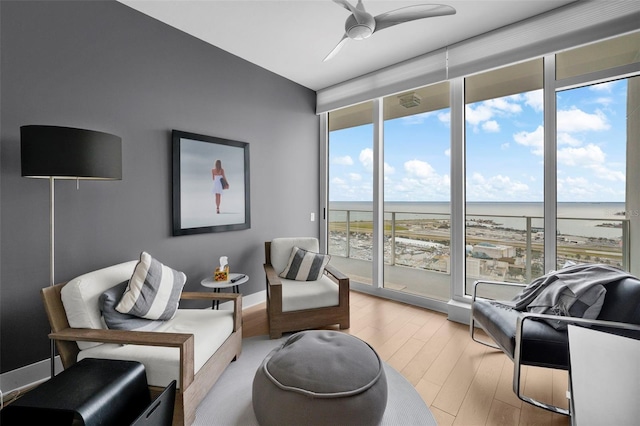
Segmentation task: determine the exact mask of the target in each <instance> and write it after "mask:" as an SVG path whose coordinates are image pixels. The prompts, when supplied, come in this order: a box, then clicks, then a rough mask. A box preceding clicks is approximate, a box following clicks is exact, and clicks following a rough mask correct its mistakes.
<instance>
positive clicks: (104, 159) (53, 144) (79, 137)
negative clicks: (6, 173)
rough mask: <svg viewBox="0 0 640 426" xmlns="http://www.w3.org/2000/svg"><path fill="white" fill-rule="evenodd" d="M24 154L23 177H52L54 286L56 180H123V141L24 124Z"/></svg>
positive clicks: (52, 277) (52, 266)
mask: <svg viewBox="0 0 640 426" xmlns="http://www.w3.org/2000/svg"><path fill="white" fill-rule="evenodd" d="M20 155H21V161H20V163H21V167H22V176H24V177H29V178H44V179H49V214H50V216H49V231H50V232H49V236H50V241H49V244H50V245H49V267H50V269H49V285H54V284H55V227H54V224H55V222H54V210H55V209H54V195H55V181H56V180H57V179H70V180H76V182H78V181H80V180H81V179H82V180H121V179H122V140H121V139H120V138H119V137H118V136H114V135H111V134H109V133H103V132H96V131H93V130H85V129H75V128H71V127H59V126H22V127H20ZM77 184H78V183H76V185H77ZM54 375H55V344H54V341H53V340H51V377H53V376H54Z"/></svg>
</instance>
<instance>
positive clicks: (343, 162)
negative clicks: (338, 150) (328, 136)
mask: <svg viewBox="0 0 640 426" xmlns="http://www.w3.org/2000/svg"><path fill="white" fill-rule="evenodd" d="M331 162H332V163H333V164H336V165H338V166H352V165H353V158H351V156H350V155H345V156H344V157H333V159H332V160H331Z"/></svg>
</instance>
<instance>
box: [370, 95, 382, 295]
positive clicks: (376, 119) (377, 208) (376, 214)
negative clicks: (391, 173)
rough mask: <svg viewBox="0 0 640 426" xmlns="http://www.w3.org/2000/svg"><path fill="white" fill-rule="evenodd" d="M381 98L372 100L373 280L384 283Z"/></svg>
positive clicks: (378, 283) (375, 285)
mask: <svg viewBox="0 0 640 426" xmlns="http://www.w3.org/2000/svg"><path fill="white" fill-rule="evenodd" d="M382 105H383V101H382V98H378V99H375V100H374V101H373V158H374V167H373V262H372V267H373V280H372V285H373V287H374V288H382V287H383V284H384V122H383V113H382V111H383V110H382Z"/></svg>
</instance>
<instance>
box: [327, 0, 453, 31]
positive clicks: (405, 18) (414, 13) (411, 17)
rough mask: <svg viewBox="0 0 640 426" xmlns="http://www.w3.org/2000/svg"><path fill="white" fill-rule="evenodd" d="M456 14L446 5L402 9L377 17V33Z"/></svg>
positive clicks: (423, 5)
mask: <svg viewBox="0 0 640 426" xmlns="http://www.w3.org/2000/svg"><path fill="white" fill-rule="evenodd" d="M334 1H335V0H334ZM455 13H456V10H455V9H454V8H453V7H451V6H447V5H444V4H419V5H416V6H407V7H402V8H400V9H396V10H392V11H390V12H386V13H381V14H380V15H378V16H376V17H375V20H376V31H380V30H383V29H385V28H389V27H392V26H394V25H398V24H402V23H403V22H409V21H415V20H416V19H424V18H431V17H433V16H444V15H454V14H455Z"/></svg>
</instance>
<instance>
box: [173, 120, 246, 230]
mask: <svg viewBox="0 0 640 426" xmlns="http://www.w3.org/2000/svg"><path fill="white" fill-rule="evenodd" d="M171 139H172V163H173V170H172V186H173V187H172V189H173V191H172V200H173V218H172V222H173V235H174V236H179V235H192V234H202V233H209V232H225V231H237V230H242V229H249V228H251V208H250V190H249V183H250V179H249V178H250V175H249V171H250V168H249V144H248V143H247V142H240V141H235V140H229V139H223V138H218V137H215V136H206V135H199V134H195V133H190V132H184V131H180V130H172V132H171ZM223 179H224V180H226V181H227V183H228V184H227V185H226V186H225V185H223V183H224V182H223Z"/></svg>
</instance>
